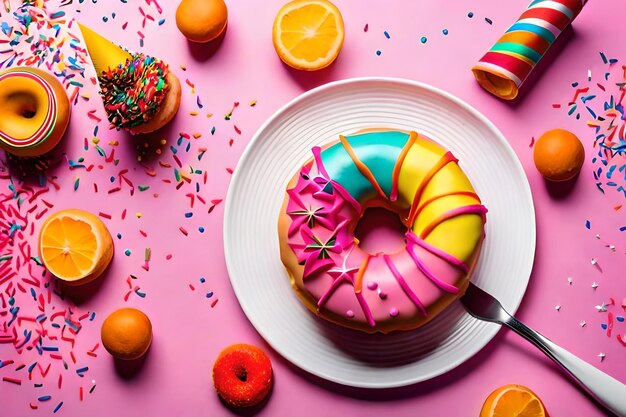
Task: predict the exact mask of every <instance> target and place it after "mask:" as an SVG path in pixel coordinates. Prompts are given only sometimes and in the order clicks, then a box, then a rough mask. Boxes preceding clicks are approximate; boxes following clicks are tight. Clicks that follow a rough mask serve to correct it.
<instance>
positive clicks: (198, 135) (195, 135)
mask: <svg viewBox="0 0 626 417" xmlns="http://www.w3.org/2000/svg"><path fill="white" fill-rule="evenodd" d="M191 136H193V138H194V139H198V138H200V137H202V133H194V134H193V135H191Z"/></svg>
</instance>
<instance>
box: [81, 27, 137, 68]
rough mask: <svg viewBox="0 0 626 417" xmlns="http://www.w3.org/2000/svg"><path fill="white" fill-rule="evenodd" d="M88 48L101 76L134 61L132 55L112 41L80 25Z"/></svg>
mask: <svg viewBox="0 0 626 417" xmlns="http://www.w3.org/2000/svg"><path fill="white" fill-rule="evenodd" d="M78 26H79V27H80V30H81V32H82V34H83V39H84V40H85V45H86V46H87V52H89V56H90V57H91V62H92V63H93V66H94V67H95V68H96V73H97V74H98V75H101V74H102V73H103V72H106V71H108V70H109V69H114V68H116V67H118V66H119V65H124V64H126V61H127V60H132V56H131V54H130V53H128V52H127V51H125V50H124V49H122V48H120V47H119V46H117V45H116V44H114V43H113V42H111V41H110V40H108V39H106V38H104V37H103V36H101V35H99V34H97V33H96V32H94V31H93V30H91V29H89V28H88V27H87V26H84V25H81V24H80V23H79V24H78Z"/></svg>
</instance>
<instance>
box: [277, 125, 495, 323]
mask: <svg viewBox="0 0 626 417" xmlns="http://www.w3.org/2000/svg"><path fill="white" fill-rule="evenodd" d="M369 207H384V208H386V209H387V210H390V211H392V212H394V213H397V214H398V215H399V216H400V219H401V220H402V222H403V224H404V225H405V226H406V234H405V244H404V246H403V247H402V248H401V249H400V250H398V251H396V252H394V253H376V254H371V253H367V252H366V251H365V250H363V249H362V248H361V247H359V244H358V241H357V240H356V239H355V236H354V231H355V228H356V226H357V223H358V222H359V221H360V219H361V217H362V216H363V214H364V212H365V209H367V208H369ZM486 212H487V210H486V208H485V207H484V206H483V205H482V204H481V201H480V199H479V197H478V196H477V195H476V193H475V191H474V189H473V187H472V185H471V184H470V181H469V180H468V179H467V177H466V176H465V174H464V173H463V171H462V170H461V168H460V167H459V166H458V164H457V159H456V158H455V157H454V156H453V155H452V154H451V153H450V152H448V151H446V150H445V149H443V148H442V147H440V146H439V145H437V144H436V143H434V142H433V141H432V140H430V139H428V138H426V137H425V136H423V135H421V134H417V133H416V132H403V131H396V130H382V129H371V130H368V131H365V132H361V133H358V134H355V135H351V136H346V137H343V136H341V137H340V140H339V141H336V142H334V143H331V144H330V145H329V146H326V147H325V148H324V149H321V148H319V147H316V148H313V158H312V160H309V161H308V162H307V163H306V164H305V165H304V166H303V167H302V168H301V169H300V170H299V172H298V173H297V174H296V175H295V176H294V177H293V178H292V180H291V182H290V183H289V185H288V187H287V193H286V196H285V200H284V204H283V207H282V210H281V213H280V215H279V225H278V229H279V241H280V252H281V259H282V261H283V263H284V265H285V267H286V268H287V271H288V273H289V276H290V279H291V283H292V285H293V287H294V289H295V292H296V293H297V294H298V296H299V297H300V298H301V299H302V301H303V302H304V304H305V305H306V306H307V307H308V308H309V309H310V310H311V311H313V312H314V313H315V314H317V315H318V316H320V317H322V318H324V319H327V320H329V321H332V322H334V323H337V324H340V325H343V326H346V327H350V328H353V329H359V330H363V331H365V332H369V333H373V332H383V333H387V332H390V331H393V330H408V329H414V328H417V327H419V326H421V325H423V324H424V323H426V322H428V321H429V320H431V319H432V318H433V317H435V316H436V315H437V314H438V313H439V312H441V311H442V310H443V309H444V308H445V307H446V306H448V305H449V304H450V303H452V301H454V300H455V299H457V298H458V297H460V296H461V295H462V294H463V293H464V291H465V289H466V288H467V284H468V281H469V278H470V276H471V273H472V271H473V269H474V266H475V265H476V262H477V260H478V255H479V252H480V247H481V243H482V241H483V239H484V224H485V221H486V217H485V214H486Z"/></svg>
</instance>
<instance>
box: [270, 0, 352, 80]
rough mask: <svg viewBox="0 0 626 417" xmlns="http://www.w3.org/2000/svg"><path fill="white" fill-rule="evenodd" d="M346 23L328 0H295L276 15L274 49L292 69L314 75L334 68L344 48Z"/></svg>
mask: <svg viewBox="0 0 626 417" xmlns="http://www.w3.org/2000/svg"><path fill="white" fill-rule="evenodd" d="M343 36H344V30H343V19H342V18H341V13H340V12H339V9H337V7H335V5H334V4H332V3H331V2H329V1H328V0H295V1H292V2H290V3H287V4H285V5H284V6H283V7H282V8H281V9H280V10H279V11H278V14H277V15H276V19H275V20H274V27H273V30H272V40H273V42H274V48H276V52H277V53H278V56H279V57H280V59H282V60H283V62H284V63H285V64H287V65H289V66H290V67H293V68H296V69H300V70H307V71H313V70H318V69H321V68H324V67H327V66H328V65H330V64H331V63H332V62H333V61H334V60H335V58H337V55H339V51H341V47H342V46H343Z"/></svg>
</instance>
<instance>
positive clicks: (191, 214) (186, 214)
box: [185, 212, 193, 218]
mask: <svg viewBox="0 0 626 417" xmlns="http://www.w3.org/2000/svg"><path fill="white" fill-rule="evenodd" d="M191 216H193V213H191V212H187V213H185V217H186V218H190V217H191Z"/></svg>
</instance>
